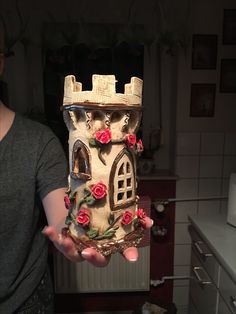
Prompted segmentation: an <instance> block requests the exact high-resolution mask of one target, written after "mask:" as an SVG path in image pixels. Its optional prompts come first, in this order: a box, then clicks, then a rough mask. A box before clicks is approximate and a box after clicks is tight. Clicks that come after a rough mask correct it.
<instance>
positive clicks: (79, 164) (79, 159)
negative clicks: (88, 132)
mask: <svg viewBox="0 0 236 314" xmlns="http://www.w3.org/2000/svg"><path fill="white" fill-rule="evenodd" d="M72 154H73V155H72V172H71V177H72V178H74V179H82V180H90V179H91V169H90V155H89V150H88V148H87V146H86V145H85V144H84V143H83V142H81V141H80V140H77V141H76V142H75V144H74V147H73V153H72Z"/></svg>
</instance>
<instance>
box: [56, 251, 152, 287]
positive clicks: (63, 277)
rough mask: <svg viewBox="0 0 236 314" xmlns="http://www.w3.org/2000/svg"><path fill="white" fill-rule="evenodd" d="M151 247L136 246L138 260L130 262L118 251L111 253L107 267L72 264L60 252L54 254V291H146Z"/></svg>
mask: <svg viewBox="0 0 236 314" xmlns="http://www.w3.org/2000/svg"><path fill="white" fill-rule="evenodd" d="M149 265H150V249H149V246H146V247H143V248H139V260H138V261H137V262H135V263H129V262H127V261H125V260H124V258H123V257H122V256H121V255H120V254H118V253H117V254H115V255H114V256H112V258H111V261H110V263H109V264H108V266H106V267H104V268H98V267H95V266H93V265H91V264H89V263H86V262H83V263H77V264H76V263H72V262H70V261H68V260H67V259H66V258H65V257H64V256H63V255H62V254H60V253H55V254H54V271H55V274H54V282H55V292H56V293H91V292H119V291H120V292H125V291H146V290H149V286H150V266H149Z"/></svg>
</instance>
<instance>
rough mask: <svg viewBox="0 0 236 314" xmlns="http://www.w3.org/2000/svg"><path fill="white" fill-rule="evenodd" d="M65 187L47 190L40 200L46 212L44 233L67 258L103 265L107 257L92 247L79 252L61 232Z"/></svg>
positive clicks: (63, 216)
mask: <svg viewBox="0 0 236 314" xmlns="http://www.w3.org/2000/svg"><path fill="white" fill-rule="evenodd" d="M65 191H66V189H65V188H59V189H56V190H53V191H51V192H49V193H48V194H47V195H46V196H45V197H44V198H43V200H42V203H43V207H44V210H45V213H46V217H47V221H48V226H47V227H45V228H44V230H43V234H44V235H46V236H47V237H48V238H49V239H50V240H51V241H52V242H53V244H54V245H55V247H56V248H57V249H58V250H59V251H60V252H61V253H62V254H63V255H64V256H65V257H67V258H68V259H69V260H71V261H73V262H82V261H84V260H86V261H88V262H89V263H91V264H93V265H94V266H97V267H104V266H106V265H107V264H108V263H109V259H108V258H106V257H104V256H103V255H101V254H99V253H98V252H97V251H95V250H94V249H92V248H86V249H84V250H83V251H82V252H81V254H79V253H78V251H77V250H76V248H75V245H74V242H73V241H72V240H71V239H70V238H68V237H63V236H62V234H61V230H62V228H63V227H64V226H65V223H64V222H65V217H66V209H65V206H64V196H65Z"/></svg>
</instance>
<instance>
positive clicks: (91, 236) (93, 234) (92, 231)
mask: <svg viewBox="0 0 236 314" xmlns="http://www.w3.org/2000/svg"><path fill="white" fill-rule="evenodd" d="M86 234H87V236H88V237H89V239H94V238H95V237H96V236H97V235H98V229H95V228H94V229H89V231H88V232H87V233H86Z"/></svg>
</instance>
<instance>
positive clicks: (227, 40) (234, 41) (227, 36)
mask: <svg viewBox="0 0 236 314" xmlns="http://www.w3.org/2000/svg"><path fill="white" fill-rule="evenodd" d="M222 43H223V45H236V9H225V10H224V16H223V31H222Z"/></svg>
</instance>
